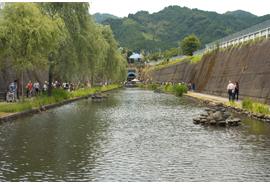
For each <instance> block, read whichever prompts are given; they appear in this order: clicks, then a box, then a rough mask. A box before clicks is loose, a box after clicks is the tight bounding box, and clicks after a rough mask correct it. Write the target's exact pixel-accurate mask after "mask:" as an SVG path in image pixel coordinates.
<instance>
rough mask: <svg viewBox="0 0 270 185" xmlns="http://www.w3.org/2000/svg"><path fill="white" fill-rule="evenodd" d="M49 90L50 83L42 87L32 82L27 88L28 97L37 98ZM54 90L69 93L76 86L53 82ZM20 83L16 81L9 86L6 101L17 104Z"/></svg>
mask: <svg viewBox="0 0 270 185" xmlns="http://www.w3.org/2000/svg"><path fill="white" fill-rule="evenodd" d="M48 88H49V83H48V82H47V81H45V82H44V84H43V85H42V86H41V85H40V83H39V82H38V81H36V82H34V83H32V81H31V80H30V81H29V82H28V83H27V84H26V86H25V89H26V96H27V97H32V96H37V95H39V94H40V93H41V92H47V91H48ZM52 88H63V89H65V90H67V91H72V90H74V85H73V83H67V82H64V83H60V82H58V81H55V82H52ZM18 96H19V94H18V81H17V80H14V81H13V82H11V83H10V84H9V85H8V89H7V94H6V100H7V102H15V101H16V100H17V99H18Z"/></svg>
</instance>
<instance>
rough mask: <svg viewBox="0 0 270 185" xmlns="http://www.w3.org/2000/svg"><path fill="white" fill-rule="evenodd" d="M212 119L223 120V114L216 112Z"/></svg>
mask: <svg viewBox="0 0 270 185" xmlns="http://www.w3.org/2000/svg"><path fill="white" fill-rule="evenodd" d="M212 117H213V119H214V120H222V119H223V116H222V114H221V112H220V111H217V112H215V113H214V114H213V115H212Z"/></svg>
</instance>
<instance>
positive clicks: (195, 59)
mask: <svg viewBox="0 0 270 185" xmlns="http://www.w3.org/2000/svg"><path fill="white" fill-rule="evenodd" d="M202 57H203V55H194V56H191V57H190V61H191V62H190V63H192V64H197V63H199V62H200V61H201V60H202Z"/></svg>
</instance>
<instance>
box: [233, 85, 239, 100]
mask: <svg viewBox="0 0 270 185" xmlns="http://www.w3.org/2000/svg"><path fill="white" fill-rule="evenodd" d="M234 97H235V99H236V101H238V99H239V83H238V82H235V91H234Z"/></svg>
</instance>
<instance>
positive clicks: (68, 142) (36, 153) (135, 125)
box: [0, 89, 270, 181]
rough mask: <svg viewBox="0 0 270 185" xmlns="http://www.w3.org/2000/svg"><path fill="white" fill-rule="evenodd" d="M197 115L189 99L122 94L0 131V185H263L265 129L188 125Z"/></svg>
mask: <svg viewBox="0 0 270 185" xmlns="http://www.w3.org/2000/svg"><path fill="white" fill-rule="evenodd" d="M201 112H203V108H202V107H199V106H197V104H196V102H193V101H191V100H189V99H184V98H176V97H174V96H171V95H166V94H155V93H153V92H150V91H143V90H138V89H127V90H121V91H116V92H113V93H112V94H111V95H110V98H109V99H108V100H106V101H104V102H100V103H94V102H91V100H83V101H80V102H76V103H73V104H69V105H65V106H63V107H60V108H57V109H54V110H51V111H48V112H44V113H41V114H39V115H34V116H32V117H28V118H24V119H21V120H18V121H15V122H13V123H6V124H3V125H0V152H1V155H0V180H1V181H268V180H270V177H269V175H268V174H270V173H269V172H270V168H269V165H270V160H269V159H270V148H269V146H270V145H269V144H270V135H269V134H270V127H269V125H268V124H265V123H261V122H256V121H253V120H249V119H247V118H245V121H244V125H243V126H241V127H236V128H230V129H224V128H215V127H202V126H199V125H194V124H192V118H193V117H197V115H198V114H200V113H201Z"/></svg>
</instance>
